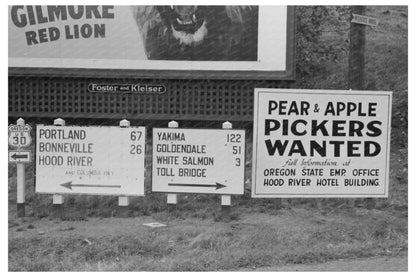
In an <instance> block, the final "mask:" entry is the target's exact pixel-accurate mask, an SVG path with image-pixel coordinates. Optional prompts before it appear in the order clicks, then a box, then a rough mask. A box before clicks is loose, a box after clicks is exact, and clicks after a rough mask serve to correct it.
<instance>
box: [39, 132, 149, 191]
mask: <svg viewBox="0 0 416 277" xmlns="http://www.w3.org/2000/svg"><path fill="white" fill-rule="evenodd" d="M145 138H146V130H145V128H144V127H128V128H120V127H79V126H43V125H38V126H37V130H36V192H39V193H76V194H99V195H144V157H145Z"/></svg>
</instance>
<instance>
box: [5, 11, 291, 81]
mask: <svg viewBox="0 0 416 277" xmlns="http://www.w3.org/2000/svg"><path fill="white" fill-rule="evenodd" d="M8 11H9V22H8V23H9V68H10V71H11V73H12V74H13V72H19V70H21V68H24V69H25V70H26V71H27V70H28V69H29V71H30V69H35V68H41V69H43V70H40V71H37V70H32V72H33V73H36V72H40V73H42V72H51V73H55V74H56V73H57V72H58V73H61V72H69V73H74V72H75V73H76V72H78V74H81V73H80V72H82V71H79V69H87V70H88V71H90V72H94V71H95V72H104V71H106V73H108V71H109V70H110V71H112V72H115V71H120V70H124V73H125V72H126V71H128V72H133V73H134V74H136V76H137V73H140V74H141V76H143V77H146V76H156V74H157V76H161V74H162V75H163V76H164V77H172V78H173V77H174V78H189V77H195V78H198V77H206V76H207V74H210V75H209V76H210V77H212V78H224V77H227V78H247V77H252V78H271V79H289V78H293V70H294V69H293V52H294V51H293V47H294V43H293V39H294V28H293V21H294V16H293V8H290V7H289V8H288V7H286V6H9V10H8ZM46 69H49V71H47V70H46ZM56 69H59V70H58V71H56ZM75 69H78V70H75ZM184 74H185V77H184Z"/></svg>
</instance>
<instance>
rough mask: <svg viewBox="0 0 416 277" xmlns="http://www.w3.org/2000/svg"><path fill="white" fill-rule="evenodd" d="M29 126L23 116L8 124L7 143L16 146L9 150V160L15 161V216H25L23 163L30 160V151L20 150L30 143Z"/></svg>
mask: <svg viewBox="0 0 416 277" xmlns="http://www.w3.org/2000/svg"><path fill="white" fill-rule="evenodd" d="M31 129H32V128H31V127H30V125H28V124H25V120H24V119H23V118H19V119H18V120H17V122H16V125H10V126H9V145H10V146H12V147H16V148H17V150H16V151H9V162H15V163H16V171H17V172H16V173H17V177H16V179H17V180H16V181H17V184H16V204H17V217H24V216H25V189H26V188H25V184H26V176H25V164H24V163H26V162H30V151H27V150H22V148H24V147H27V146H29V145H30V144H31V143H32V138H31V136H30V131H31Z"/></svg>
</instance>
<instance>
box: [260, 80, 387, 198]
mask: <svg viewBox="0 0 416 277" xmlns="http://www.w3.org/2000/svg"><path fill="white" fill-rule="evenodd" d="M254 95H255V100H254V124H253V126H254V131H253V171H252V180H253V186H252V197H387V196H388V182H389V155H390V122H391V103H392V92H389V91H333V90H302V89H260V88H258V89H255V94H254Z"/></svg>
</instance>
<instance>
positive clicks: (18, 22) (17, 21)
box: [10, 6, 27, 28]
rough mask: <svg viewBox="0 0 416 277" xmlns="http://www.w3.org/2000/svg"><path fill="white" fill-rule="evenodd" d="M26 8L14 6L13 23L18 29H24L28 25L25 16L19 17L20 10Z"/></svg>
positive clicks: (11, 13) (12, 10) (12, 11)
mask: <svg viewBox="0 0 416 277" xmlns="http://www.w3.org/2000/svg"><path fill="white" fill-rule="evenodd" d="M23 8H24V6H12V9H11V11H10V15H11V18H12V21H13V24H14V25H15V26H16V27H18V28H23V27H25V26H26V25H27V18H26V16H25V14H20V15H18V14H17V13H18V10H23Z"/></svg>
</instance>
